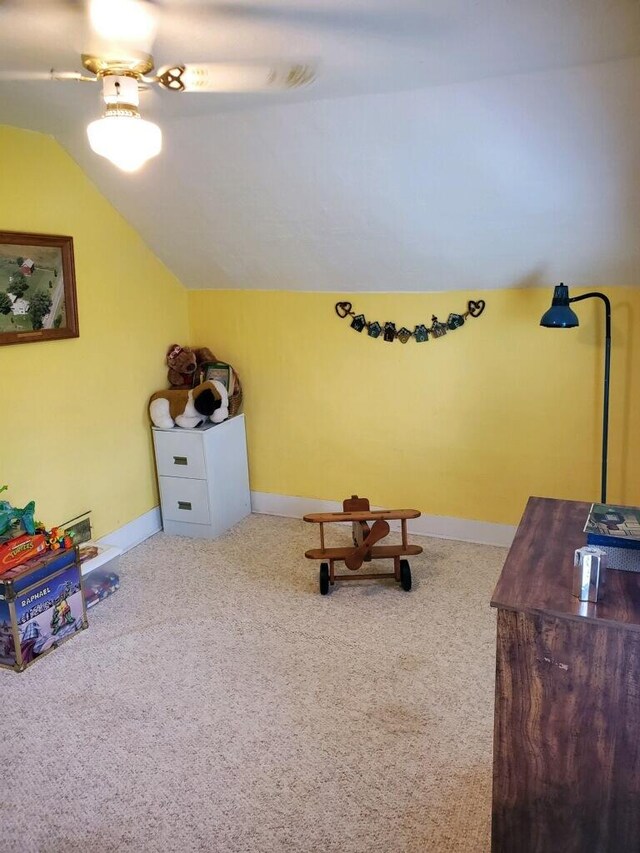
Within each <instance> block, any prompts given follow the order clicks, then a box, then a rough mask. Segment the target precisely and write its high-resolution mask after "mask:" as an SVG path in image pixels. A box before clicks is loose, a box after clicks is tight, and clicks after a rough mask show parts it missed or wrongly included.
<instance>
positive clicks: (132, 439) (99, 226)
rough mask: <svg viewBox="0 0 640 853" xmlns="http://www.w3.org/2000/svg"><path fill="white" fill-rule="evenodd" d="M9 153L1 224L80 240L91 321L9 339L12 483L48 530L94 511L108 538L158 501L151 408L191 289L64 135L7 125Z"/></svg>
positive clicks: (84, 318)
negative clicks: (54, 335)
mask: <svg viewBox="0 0 640 853" xmlns="http://www.w3.org/2000/svg"><path fill="white" fill-rule="evenodd" d="M0 157H1V159H2V163H3V170H2V192H0V230H5V231H25V232H34V233H49V234H68V235H71V236H72V237H73V240H74V250H75V261H76V279H77V290H78V313H79V323H80V337H79V338H77V339H72V340H63V341H52V342H47V343H29V344H19V345H12V346H3V347H0V376H1V377H2V380H1V382H2V398H1V399H2V417H1V418H0V484H3V483H7V484H9V487H10V491H9V492H8V497H9V499H10V500H11V501H12V502H13V503H14V504H16V505H22V504H24V503H26V502H27V501H28V500H30V499H32V498H33V499H35V500H36V509H37V515H38V517H39V518H40V519H41V520H42V521H43V522H44V523H45V524H46V525H47V526H52V525H55V524H58V523H60V522H63V521H65V520H67V519H69V518H71V517H73V516H74V515H76V514H78V513H80V512H82V511H84V510H87V509H91V510H92V512H93V521H94V527H95V533H96V535H98V536H100V535H103V534H106V533H108V532H110V531H112V530H114V529H116V528H118V527H120V526H121V525H123V524H125V523H127V522H129V521H131V520H132V519H134V518H136V517H137V516H139V515H141V514H143V513H145V512H146V511H148V510H149V509H151V508H152V507H153V506H155V505H157V503H158V501H157V495H156V491H155V475H154V469H153V455H152V449H151V441H150V432H149V425H148V416H147V410H146V404H147V399H148V396H149V394H150V393H151V392H153V391H154V390H156V389H157V388H159V387H164V385H165V381H166V370H165V368H164V367H163V356H164V352H165V348H166V346H167V344H169V343H171V342H172V341H173V340H177V341H180V342H185V341H186V339H187V336H188V322H187V297H186V292H185V290H184V288H183V287H182V286H181V284H180V282H179V281H178V280H177V279H176V278H175V276H174V275H173V274H172V273H170V272H169V271H168V270H167V269H166V267H164V266H163V264H162V263H160V262H159V261H158V260H157V259H156V258H155V257H154V255H153V254H152V253H151V251H150V250H149V249H148V248H147V246H146V245H145V244H144V243H143V242H142V240H141V239H140V237H139V236H138V234H137V233H136V232H135V231H134V230H133V229H132V228H131V226H129V225H128V224H127V223H126V222H125V220H124V219H123V218H122V217H121V216H120V215H119V214H118V213H117V211H116V210H115V209H114V208H113V207H112V206H111V205H110V204H109V202H107V201H106V200H105V199H104V197H103V196H102V195H101V194H100V193H99V192H98V191H97V190H96V189H95V187H94V186H93V184H91V182H90V181H89V180H88V178H87V177H86V175H85V174H84V173H83V172H82V171H81V170H80V169H79V167H78V166H77V165H76V164H75V163H74V162H73V161H72V160H71V158H70V157H69V156H68V155H67V154H66V153H65V152H64V150H63V149H62V148H61V147H60V146H59V145H58V144H57V143H56V142H55V141H54V140H53V139H51V138H49V137H46V136H43V135H41V134H37V133H31V132H28V131H24V130H18V129H16V128H11V127H0ZM6 496H7V495H3V497H6Z"/></svg>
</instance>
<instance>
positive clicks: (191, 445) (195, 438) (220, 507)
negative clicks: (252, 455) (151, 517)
mask: <svg viewBox="0 0 640 853" xmlns="http://www.w3.org/2000/svg"><path fill="white" fill-rule="evenodd" d="M152 431H153V446H154V448H155V454H156V469H157V471H158V487H159V489H160V506H161V510H162V526H163V528H164V530H165V531H166V532H167V533H171V534H174V535H178V536H196V537H201V538H213V537H214V536H218V535H219V534H220V533H222V532H223V531H224V530H227V528H229V527H231V526H232V525H233V524H235V523H236V522H237V521H240V519H241V518H244V517H245V516H246V515H249V513H250V512H251V498H250V496H249V472H248V468H247V439H246V433H245V424H244V415H236V417H234V418H229V420H226V421H223V422H222V423H221V424H212V423H210V422H209V423H207V424H206V425H204V426H200V427H197V428H196V429H181V428H180V427H173V429H158V427H153V428H152Z"/></svg>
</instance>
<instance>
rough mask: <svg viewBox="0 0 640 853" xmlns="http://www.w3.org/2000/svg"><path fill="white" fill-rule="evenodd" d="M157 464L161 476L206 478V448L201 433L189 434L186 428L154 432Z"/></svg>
mask: <svg viewBox="0 0 640 853" xmlns="http://www.w3.org/2000/svg"><path fill="white" fill-rule="evenodd" d="M154 438H155V444H156V465H157V466H158V474H159V475H160V476H161V477H194V478H195V479H198V480H204V479H205V477H206V476H207V473H206V468H205V464H204V450H203V446H202V439H201V437H200V436H199V435H189V433H188V431H186V430H177V431H176V432H173V431H172V432H169V431H167V432H161V431H160V430H158V431H156V432H155V433H154Z"/></svg>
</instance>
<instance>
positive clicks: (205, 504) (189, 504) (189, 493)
mask: <svg viewBox="0 0 640 853" xmlns="http://www.w3.org/2000/svg"><path fill="white" fill-rule="evenodd" d="M158 479H159V483H160V498H161V500H162V515H163V517H164V518H168V519H170V520H171V521H187V522H190V523H191V524H209V522H210V521H211V514H210V512H209V497H208V494H207V482H206V480H186V479H184V478H182V477H159V478H158Z"/></svg>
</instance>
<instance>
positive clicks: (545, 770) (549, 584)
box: [491, 498, 640, 853]
mask: <svg viewBox="0 0 640 853" xmlns="http://www.w3.org/2000/svg"><path fill="white" fill-rule="evenodd" d="M589 506H590V505H589V504H586V503H578V502H575V501H559V500H552V499H550V498H529V502H528V504H527V507H526V510H525V513H524V515H523V517H522V521H521V522H520V526H519V527H518V531H517V533H516V537H515V539H514V542H513V545H512V546H511V549H510V551H509V554H508V556H507V560H506V562H505V565H504V568H503V570H502V574H501V575H500V579H499V580H498V584H497V586H496V588H495V591H494V593H493V598H492V601H491V606H492V607H496V608H498V635H497V652H496V657H497V661H496V700H495V721H494V745H493V818H492V834H491V849H492V851H493V853H637V851H640V574H636V573H634V572H621V571H615V570H613V571H610V572H608V574H607V580H606V588H605V594H604V599H603V600H602V601H601V602H599V603H598V604H590V603H584V602H580V601H579V600H578V599H577V598H574V597H573V596H572V595H571V577H572V572H573V555H574V551H575V549H576V548H579V547H581V546H582V545H584V544H585V543H586V535H585V534H584V533H583V532H582V531H583V527H584V524H585V520H586V518H587V515H588V511H589Z"/></svg>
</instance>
